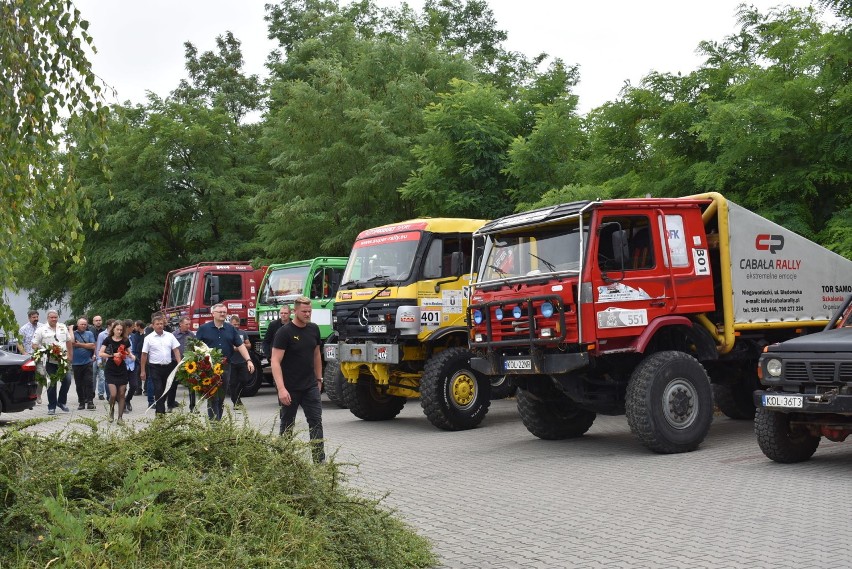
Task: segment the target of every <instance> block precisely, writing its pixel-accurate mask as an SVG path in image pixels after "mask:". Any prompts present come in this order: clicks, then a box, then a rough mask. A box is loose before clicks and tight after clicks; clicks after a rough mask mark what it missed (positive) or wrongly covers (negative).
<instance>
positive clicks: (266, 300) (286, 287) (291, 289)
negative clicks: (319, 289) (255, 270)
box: [258, 265, 310, 304]
mask: <svg viewBox="0 0 852 569" xmlns="http://www.w3.org/2000/svg"><path fill="white" fill-rule="evenodd" d="M308 269H310V267H309V266H307V265H305V266H302V267H287V268H283V269H272V270H270V271H269V273H267V275H266V282H265V283H264V284H263V286H262V287H261V290H260V300H259V301H258V302H259V303H260V304H273V303H275V302H276V301H279V300H282V299H284V298H288V299H289V298H294V297H298V296H302V295H303V294H304V288H305V280H306V279H307V277H308Z"/></svg>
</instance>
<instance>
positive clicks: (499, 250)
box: [478, 224, 587, 282]
mask: <svg viewBox="0 0 852 569" xmlns="http://www.w3.org/2000/svg"><path fill="white" fill-rule="evenodd" d="M584 231H587V229H586V228H584ZM482 259H483V260H482V265H481V267H480V270H479V277H478V280H479V281H480V282H484V281H492V280H498V279H506V278H513V277H521V276H535V275H539V274H545V273H557V272H576V271H579V270H580V229H579V225H577V224H572V225H570V226H564V225H562V226H560V227H559V228H557V229H550V230H546V231H543V230H542V229H541V228H540V227H539V228H530V229H529V230H527V231H523V232H512V233H505V234H495V235H488V236H487V237H486V241H485V251H484V254H483V258H482Z"/></svg>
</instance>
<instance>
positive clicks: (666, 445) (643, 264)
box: [467, 193, 852, 453]
mask: <svg viewBox="0 0 852 569" xmlns="http://www.w3.org/2000/svg"><path fill="white" fill-rule="evenodd" d="M476 235H477V236H479V237H481V238H482V239H483V240H484V245H483V246H484V251H483V253H482V262H481V265H480V267H479V271H478V275H477V278H476V282H475V283H474V285H473V288H472V290H471V299H470V304H469V306H468V310H467V317H468V325H469V334H470V338H469V340H470V347H471V350H472V351H473V353H474V355H473V357H472V358H471V364H470V365H471V367H472V368H473V369H474V370H475V371H477V372H478V373H483V374H486V375H488V376H499V375H503V374H507V375H508V377H509V378H510V381H511V382H512V383H513V384H514V385H516V386H517V387H518V393H517V405H518V411H519V413H520V416H521V419H522V420H523V422H524V425H525V426H526V428H527V429H528V430H529V431H530V432H531V433H532V434H533V435H535V436H537V437H539V438H542V439H565V438H570V437H579V436H581V435H583V434H584V433H585V432H586V431H587V430H588V429H589V428H590V427H591V426H592V424H593V422H594V420H595V417H596V415H597V414H598V413H601V414H608V415H618V414H626V415H627V420H628V424H629V426H630V429H631V431H632V432H633V434H634V435H635V436H636V437H637V438H638V439H639V441H641V443H642V444H643V445H645V446H646V447H647V448H649V449H651V450H652V451H655V452H659V453H678V452H686V451H691V450H694V449H696V448H697V447H698V446H699V445H700V444H701V442H702V441H703V440H704V438H705V436H706V435H707V433H708V431H709V428H710V424H711V422H712V419H713V412H714V401H713V399H714V397H713V392H714V390H715V392H716V401H717V403H718V404H719V406H720V408H721V409H722V411H723V412H725V414H727V415H729V416H731V417H734V418H742V419H750V418H753V417H754V403H753V400H752V392H753V390H755V389H757V388H758V386H759V380H758V378H757V361H758V358H759V357H760V354H761V352H762V350H763V348H764V347H765V346H767V345H769V344H773V343H776V342H781V341H783V340H786V339H789V338H792V337H794V336H797V335H800V334H803V333H807V332H809V331H814V330H818V329H820V328H822V327H823V326H825V324H826V322H828V320H829V317H830V315H831V313H832V311H833V310H834V309H835V308H836V307H837V305H838V304H839V303H833V304H832V303H827V302H824V296H823V293H822V291H823V290H824V289H823V287H824V286H829V285H831V284H834V283H837V282H847V283H848V282H850V280H852V262H850V261H849V260H847V259H844V258H843V257H841V256H839V255H837V254H835V253H833V252H831V251H828V250H827V249H825V248H823V247H821V246H819V245H817V244H816V243H813V242H811V241H809V240H807V239H805V238H804V237H801V236H799V235H797V234H795V233H793V232H792V231H789V230H787V229H785V228H784V227H781V226H779V225H777V224H775V223H772V222H770V221H769V220H767V219H765V218H763V217H761V216H759V215H757V214H755V213H753V212H750V211H748V210H747V209H745V208H743V207H741V206H738V205H737V204H735V203H732V202H730V201H729V200H727V199H726V198H725V197H723V196H722V195H720V194H718V193H708V194H701V195H696V196H690V197H685V198H640V199H624V200H603V201H600V200H599V201H579V202H573V203H567V204H562V205H557V206H553V207H546V208H541V209H537V210H534V211H529V212H524V213H518V214H514V215H510V216H506V217H503V218H501V219H497V220H494V221H492V222H490V223H487V224H485V225H484V226H483V227H482V228H481V229H480V230H479V231H477V233H476Z"/></svg>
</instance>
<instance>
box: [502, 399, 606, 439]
mask: <svg viewBox="0 0 852 569" xmlns="http://www.w3.org/2000/svg"><path fill="white" fill-rule="evenodd" d="M518 413H519V414H520V415H521V421H523V423H524V426H525V427H526V428H527V430H528V431H529V432H531V433H532V434H534V435H535V436H537V437H538V438H540V439H545V440H548V441H557V440H561V439H574V438H577V437H580V436H582V435H583V434H584V433H585V432H586V431H588V430H589V429H590V428H591V426H592V423H594V422H595V417H596V414H595V413H593V412H592V411H587V410H585V409H581V408H580V407H579V406H578V405H577V404H576V403H575V402H574V401H573V400H571V399H570V398H569V397H568V396H567V395H565V394H564V393H561V392H560V391H557V390H556V389H553V390H552V391H550V392H549V393H548V394H547V395H546V396H543V395H542V396H540V395H536V394H534V393H531V392H529V391H527V390H526V389H519V390H518Z"/></svg>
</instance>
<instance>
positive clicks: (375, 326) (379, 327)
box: [367, 324, 388, 334]
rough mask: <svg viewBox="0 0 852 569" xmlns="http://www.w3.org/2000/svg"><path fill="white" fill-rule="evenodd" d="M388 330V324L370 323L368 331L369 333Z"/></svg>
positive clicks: (379, 332)
mask: <svg viewBox="0 0 852 569" xmlns="http://www.w3.org/2000/svg"><path fill="white" fill-rule="evenodd" d="M387 331H388V325H387V324H370V325H369V326H367V333H368V334H384V333H385V332H387Z"/></svg>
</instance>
